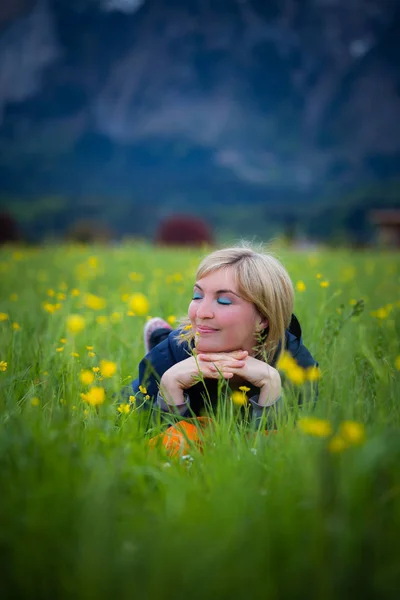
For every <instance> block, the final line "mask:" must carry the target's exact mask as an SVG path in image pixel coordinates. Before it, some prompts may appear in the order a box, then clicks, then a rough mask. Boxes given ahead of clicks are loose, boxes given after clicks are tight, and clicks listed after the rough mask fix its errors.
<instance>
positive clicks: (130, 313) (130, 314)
mask: <svg viewBox="0 0 400 600" xmlns="http://www.w3.org/2000/svg"><path fill="white" fill-rule="evenodd" d="M126 314H127V315H128V317H134V316H135V313H134V312H133V310H128V312H127V313H126Z"/></svg>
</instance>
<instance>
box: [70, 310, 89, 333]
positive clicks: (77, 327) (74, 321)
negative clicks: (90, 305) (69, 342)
mask: <svg viewBox="0 0 400 600" xmlns="http://www.w3.org/2000/svg"><path fill="white" fill-rule="evenodd" d="M84 328H85V319H84V318H83V317H82V316H81V315H69V317H68V318H67V329H68V331H69V332H70V333H73V334H75V333H80V332H81V331H82V330H83V329H84Z"/></svg>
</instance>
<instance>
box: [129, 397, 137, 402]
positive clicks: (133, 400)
mask: <svg viewBox="0 0 400 600" xmlns="http://www.w3.org/2000/svg"><path fill="white" fill-rule="evenodd" d="M129 402H130V403H131V404H133V403H134V402H136V396H129Z"/></svg>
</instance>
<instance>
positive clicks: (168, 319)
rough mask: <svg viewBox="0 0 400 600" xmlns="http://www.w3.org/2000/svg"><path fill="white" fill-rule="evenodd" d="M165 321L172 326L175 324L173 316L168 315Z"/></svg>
mask: <svg viewBox="0 0 400 600" xmlns="http://www.w3.org/2000/svg"><path fill="white" fill-rule="evenodd" d="M167 321H168V323H169V324H170V325H173V324H174V323H175V322H176V317H175V316H174V315H170V316H169V317H167Z"/></svg>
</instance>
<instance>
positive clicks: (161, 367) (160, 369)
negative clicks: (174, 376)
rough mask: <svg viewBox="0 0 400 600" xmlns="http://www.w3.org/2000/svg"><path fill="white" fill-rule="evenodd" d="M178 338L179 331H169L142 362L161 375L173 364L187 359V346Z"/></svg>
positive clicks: (188, 350) (188, 353)
mask: <svg viewBox="0 0 400 600" xmlns="http://www.w3.org/2000/svg"><path fill="white" fill-rule="evenodd" d="M179 336H180V331H179V330H174V331H171V333H170V334H169V336H168V337H167V338H166V339H165V340H163V341H162V342H160V344H157V346H155V347H154V348H153V349H152V350H151V351H150V352H149V353H148V354H146V356H145V357H144V359H143V361H145V362H147V363H151V365H152V367H153V368H154V369H155V370H156V371H157V373H159V374H161V373H164V372H165V371H166V370H167V369H169V368H170V367H172V365H174V364H175V363H177V362H180V361H182V360H184V359H185V358H188V356H189V355H190V349H189V347H188V344H187V343H186V342H185V343H181V340H180V338H179Z"/></svg>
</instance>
